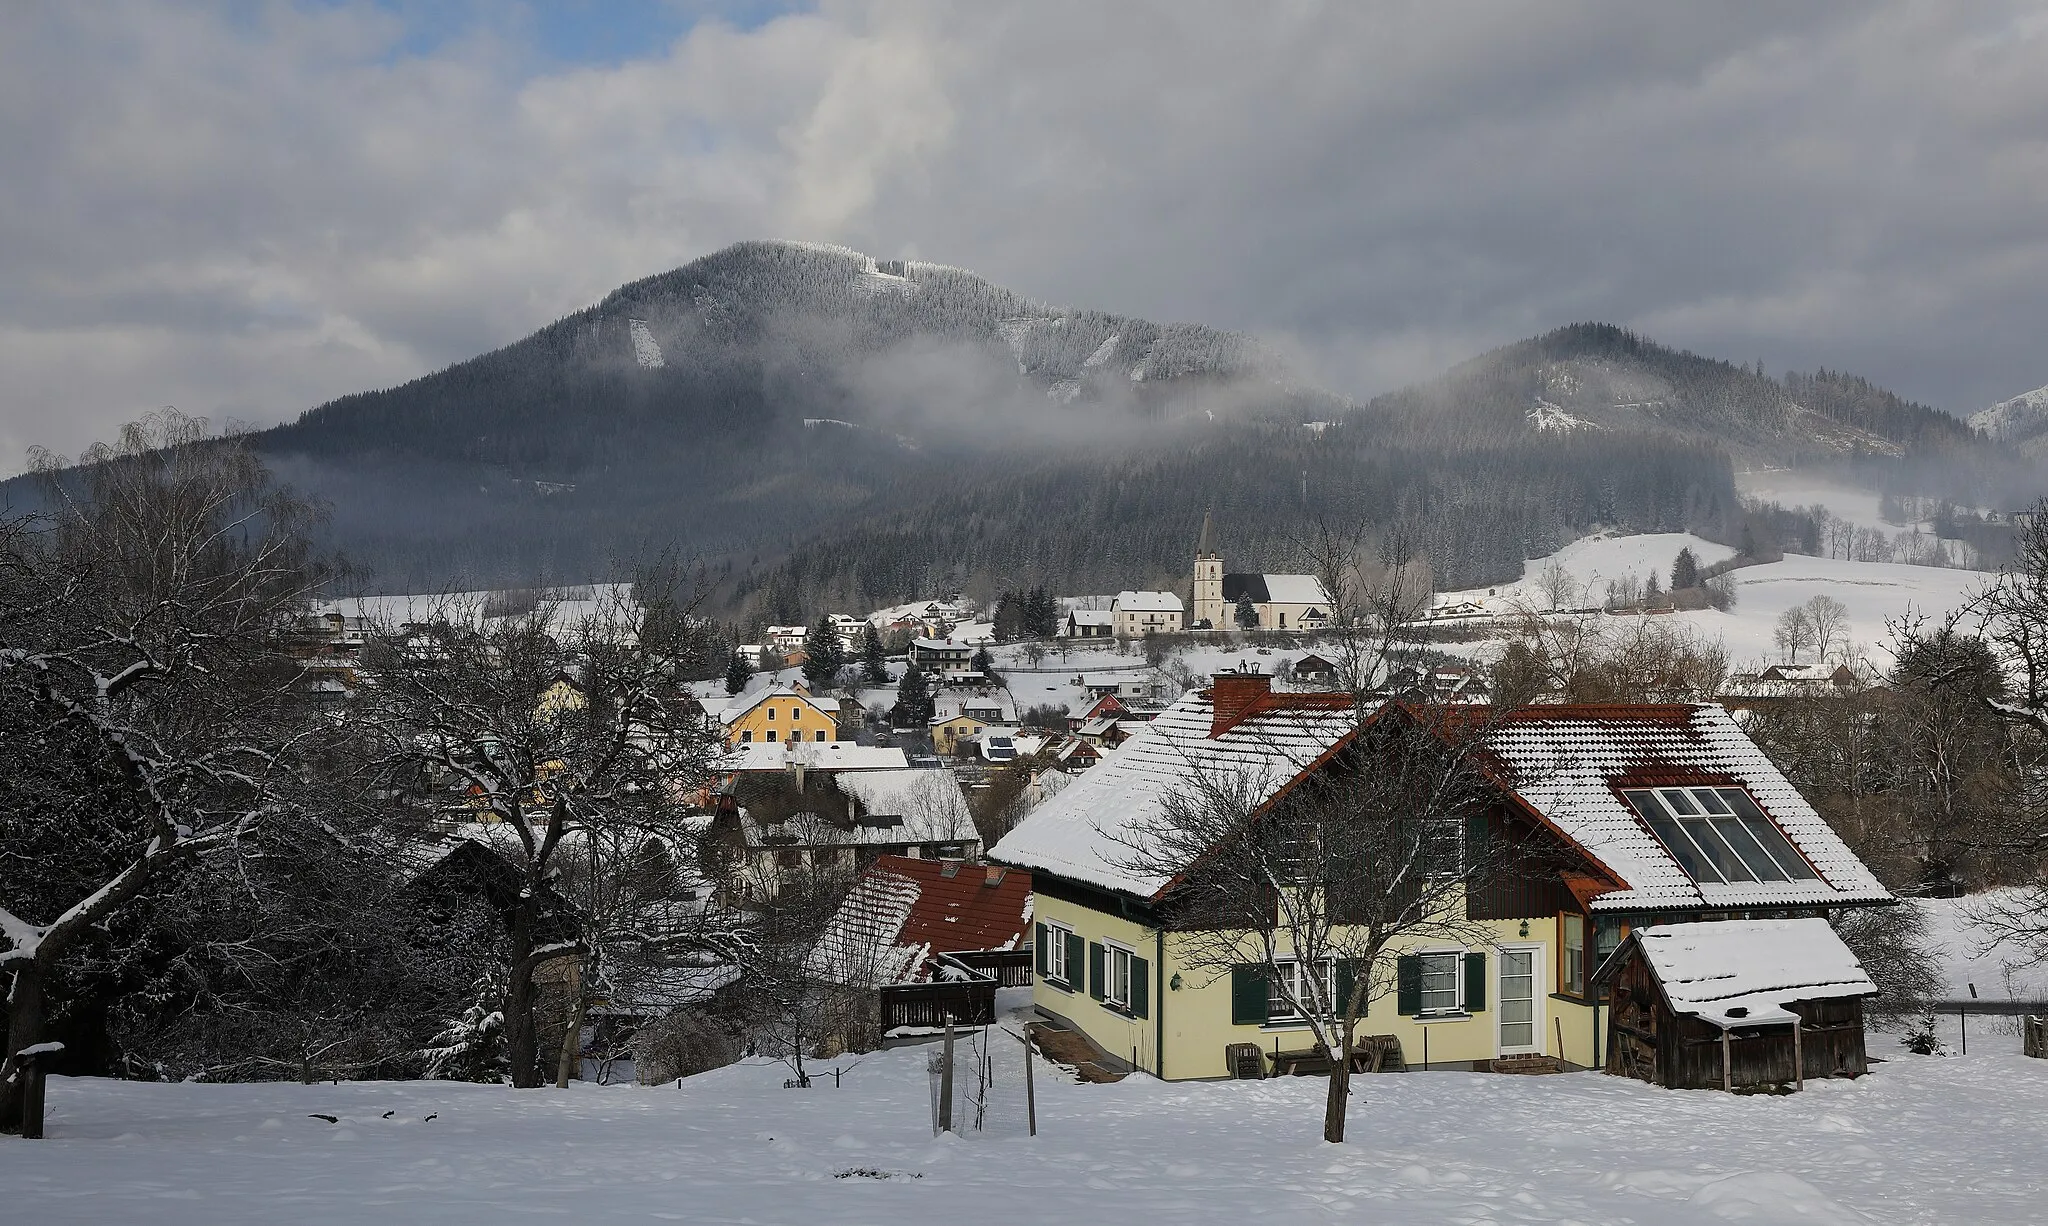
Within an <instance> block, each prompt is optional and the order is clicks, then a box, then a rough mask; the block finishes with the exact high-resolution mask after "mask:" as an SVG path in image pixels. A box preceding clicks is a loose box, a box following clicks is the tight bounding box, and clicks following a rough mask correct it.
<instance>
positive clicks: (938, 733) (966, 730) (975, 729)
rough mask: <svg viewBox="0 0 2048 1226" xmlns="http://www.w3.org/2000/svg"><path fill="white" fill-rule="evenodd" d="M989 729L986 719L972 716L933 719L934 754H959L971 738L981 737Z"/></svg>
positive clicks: (942, 716) (950, 716) (937, 717)
mask: <svg viewBox="0 0 2048 1226" xmlns="http://www.w3.org/2000/svg"><path fill="white" fill-rule="evenodd" d="M986 727H988V721H987V720H985V719H976V718H974V717H973V716H972V715H967V714H964V713H963V714H960V715H938V716H933V717H932V752H934V753H958V752H960V750H961V747H962V746H963V745H964V744H965V743H966V741H967V739H968V738H969V737H973V736H979V735H980V734H981V730H982V729H984V728H986Z"/></svg>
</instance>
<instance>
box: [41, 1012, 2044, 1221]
mask: <svg viewBox="0 0 2048 1226" xmlns="http://www.w3.org/2000/svg"><path fill="white" fill-rule="evenodd" d="M1972 1038H1973V1042H1972V1045H1971V1054H1970V1055H1969V1056H1967V1057H1961V1058H1938V1057H1916V1056H1911V1055H1907V1054H1905V1053H1904V1052H1903V1051H1902V1050H1901V1049H1900V1048H1899V1047H1898V1045H1897V1043H1896V1042H1895V1041H1894V1040H1892V1039H1890V1038H1889V1037H1886V1036H1880V1035H1875V1034H1874V1035H1873V1036H1872V1042H1871V1049H1872V1052H1873V1054H1875V1055H1878V1056H1880V1057H1883V1058H1885V1060H1886V1062H1885V1063H1883V1064H1881V1065H1878V1066H1876V1068H1875V1069H1874V1071H1873V1072H1872V1074H1871V1075H1870V1076H1869V1077H1866V1078H1864V1079H1861V1080H1859V1081H1853V1082H1850V1081H1824V1082H1814V1083H1810V1084H1809V1086H1808V1089H1807V1090H1806V1092H1805V1093H1803V1094H1798V1095H1793V1096H1789V1097H1782V1098H1740V1097H1733V1096H1729V1095H1724V1094H1719V1093H1715V1092H1708V1091H1670V1090H1661V1089H1656V1088H1653V1087H1650V1086H1647V1085H1643V1084H1641V1083H1638V1082H1633V1081H1626V1080H1623V1079H1620V1078H1614V1077H1607V1076H1604V1075H1601V1074H1596V1073H1585V1074H1570V1075H1564V1076H1552V1077H1506V1076H1492V1075H1486V1074H1472V1073H1410V1074H1406V1075H1389V1076H1383V1077H1373V1078H1363V1079H1361V1081H1360V1082H1359V1083H1358V1085H1357V1094H1358V1095H1359V1097H1358V1098H1357V1099H1356V1100H1355V1102H1354V1106H1353V1108H1352V1113H1351V1136H1352V1140H1351V1141H1350V1143H1348V1144H1346V1145H1344V1146H1341V1147H1337V1146H1329V1145H1325V1144H1323V1143H1322V1141H1321V1140H1320V1136H1319V1127H1320V1115H1321V1096H1322V1092H1323V1082H1322V1081H1320V1080H1318V1079H1313V1078H1303V1079H1288V1080H1284V1081H1271V1082H1259V1083H1247V1082H1225V1083H1210V1084H1179V1085H1167V1084H1162V1083H1160V1082H1157V1081H1154V1080H1151V1079H1149V1078H1144V1077H1133V1078H1129V1079H1127V1080H1125V1081H1123V1082H1121V1083H1119V1084H1116V1085H1107V1086H1100V1085H1077V1084H1074V1083H1072V1082H1070V1081H1066V1080H1064V1079H1063V1078H1061V1077H1059V1076H1058V1075H1057V1072H1056V1070H1054V1069H1052V1068H1051V1066H1048V1065H1044V1064H1041V1065H1040V1066H1039V1073H1040V1076H1039V1078H1038V1103H1039V1119H1040V1130H1041V1131H1040V1135H1039V1136H1038V1137H1037V1138H1035V1139H1030V1138H1026V1137H1025V1136H1023V1135H1020V1134H1021V1126H1020V1125H1021V1120H1019V1119H1018V1118H1017V1116H1016V1114H1015V1113H1014V1112H1011V1113H1009V1114H1006V1115H1004V1117H1003V1119H1002V1121H1001V1124H1002V1127H1000V1128H999V1129H996V1130H994V1131H990V1132H984V1133H973V1132H969V1133H965V1134H962V1135H958V1136H952V1137H947V1138H945V1139H942V1140H935V1139H933V1137H932V1135H931V1127H930V1120H931V1114H930V1097H929V1090H928V1079H927V1074H926V1059H927V1054H928V1052H929V1051H930V1050H931V1049H930V1048H905V1049H899V1050H896V1051H890V1052H881V1053H875V1054H871V1055H868V1056H865V1057H861V1058H859V1059H858V1062H857V1063H856V1061H855V1060H854V1059H853V1058H848V1059H846V1060H845V1061H843V1063H844V1064H845V1065H847V1066H849V1071H848V1072H847V1073H846V1076H845V1079H844V1084H843V1085H842V1086H841V1087H840V1088H837V1089H834V1088H832V1084H831V1079H830V1078H829V1077H826V1078H824V1079H823V1080H822V1081H821V1083H820V1086H819V1088H815V1089H810V1090H795V1089H784V1088H783V1081H784V1078H785V1077H786V1076H787V1070H786V1069H784V1068H783V1067H782V1066H781V1065H778V1064H773V1063H769V1062H765V1061H757V1062H748V1063H745V1064H742V1065H738V1066H734V1067H731V1068H727V1069H722V1070H718V1071H716V1072H712V1073H707V1074H704V1075H702V1076H699V1077H694V1078H691V1079H689V1080H688V1081H686V1082H684V1083H683V1084H682V1087H681V1088H680V1089H678V1088H677V1087H676V1086H675V1085H673V1084H671V1085H667V1086H662V1087H654V1088H647V1087H635V1086H614V1087H598V1086H591V1085H581V1084H579V1085H578V1086H576V1087H575V1088H573V1089H571V1090H568V1091H566V1092H556V1091H553V1090H541V1091H523V1092H516V1093H515V1092H513V1091H511V1090H507V1089H502V1088H499V1087H494V1086H472V1085H459V1084H451V1083H419V1082H412V1083H367V1084H346V1085H340V1086H312V1087H302V1086H297V1085H258V1086H213V1085H145V1084H135V1083H122V1082H113V1081H97V1080H74V1079H58V1080H54V1081H53V1082H52V1084H51V1089H50V1109H51V1123H50V1138H49V1139H47V1140H44V1141H40V1142H36V1141H21V1140H18V1139H13V1138H6V1139H0V1203H4V1204H5V1205H6V1207H7V1211H8V1220H10V1221H20V1222H36V1223H42V1224H46V1226H47V1224H50V1223H131V1222H133V1223H162V1224H163V1226H199V1224H204V1226H235V1224H239V1223H252V1224H253V1223H264V1224H266V1226H269V1224H274V1223H291V1224H292V1226H328V1224H335V1223H380V1224H398V1223H432V1224H434V1226H464V1224H469V1223H477V1224H484V1223H489V1224H491V1226H503V1223H505V1222H512V1221H548V1220H564V1221H587V1222H606V1223H609V1222H643V1221H651V1222H661V1221H689V1222H720V1223H727V1222H731V1223H738V1222H757V1223H792V1224H797V1223H802V1224H806V1226H810V1224H816V1223H842V1222H844V1223H886V1224H890V1226H906V1224H912V1223H924V1222H937V1221H941V1220H958V1219H963V1218H964V1219H965V1220H968V1221H971V1222H972V1223H974V1226H1003V1224H1008V1223H1031V1224H1033V1226H1096V1224H1098V1223H1099V1224H1103V1226H1110V1224H1114V1226H1126V1224H1128V1223H1131V1222H1134V1221H1144V1222H1175V1223H1203V1222H1219V1223H1230V1224H1231V1226H1240V1224H1241V1223H1243V1222H1245V1221H1247V1220H1253V1219H1257V1220H1265V1221H1275V1222H1290V1223H1291V1222H1305V1221H1333V1222H1335V1221H1342V1222H1371V1223H1405V1224H1422V1223H1461V1224H1476V1223H1643V1224H1645V1226H1666V1224H1668V1226H1686V1224H1690V1223H1718V1224H1725V1223H1730V1222H1742V1223H1753V1224H1780V1223H1782V1224H1786V1226H1790V1224H1793V1223H1797V1224H1799V1226H1842V1224H1847V1223H1887V1224H1897V1226H1906V1224H1909V1223H1936V1222H1940V1223H2035V1222H2040V1221H2041V1220H2043V1216H2044V1205H2048V1134H2044V1133H2043V1131H2042V1129H2041V1127H2040V1123H2041V1121H2042V1120H2043V1119H2044V1118H2048V1061H2038V1060H2026V1059H2024V1058H2022V1057H2021V1056H2019V1055H2018V1054H2017V1040H2016V1039H2013V1038H2010V1037H1995V1036H1991V1035H1989V1034H1980V1032H1979V1030H1978V1029H1977V1024H1976V1023H1974V1022H1973V1033H1972ZM1004 1042H1006V1043H1008V1044H1009V1046H1010V1047H1011V1048H1012V1049H1014V1043H1013V1042H1010V1041H1007V1040H1005V1041H1004ZM314 1113H321V1114H326V1115H333V1116H335V1117H337V1119H338V1121H339V1122H338V1123H333V1124H330V1123H327V1122H326V1121H324V1120H319V1119H312V1118H308V1117H309V1116H310V1115H312V1114H314ZM429 1116H433V1117H435V1118H433V1119H431V1120H429V1119H428V1118H427V1117H429ZM991 1122H992V1123H995V1122H996V1121H994V1120H993V1119H992V1120H991Z"/></svg>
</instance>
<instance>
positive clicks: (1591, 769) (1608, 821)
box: [1127, 703, 1892, 911]
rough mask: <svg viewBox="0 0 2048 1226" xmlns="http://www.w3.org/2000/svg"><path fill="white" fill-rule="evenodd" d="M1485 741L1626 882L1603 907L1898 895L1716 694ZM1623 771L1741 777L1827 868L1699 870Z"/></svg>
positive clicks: (1579, 711) (1516, 780) (1495, 730)
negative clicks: (1707, 877)
mask: <svg viewBox="0 0 2048 1226" xmlns="http://www.w3.org/2000/svg"><path fill="white" fill-rule="evenodd" d="M1487 746H1488V748H1489V749H1490V750H1491V751H1492V753H1493V755H1494V756H1495V757H1496V758H1497V759H1499V761H1500V764H1501V765H1502V766H1503V767H1504V768H1505V776H1506V777H1505V779H1504V782H1507V783H1509V784H1510V785H1511V786H1512V787H1513V788H1514V790H1515V792H1516V793H1517V794H1518V795H1519V796H1520V797H1521V798H1522V799H1523V800H1524V801H1526V802H1527V803H1528V804H1529V805H1530V807H1532V808H1534V809H1535V810H1536V811H1537V812H1538V813H1540V814H1541V815H1542V816H1543V817H1544V818H1545V819H1547V820H1548V821H1549V822H1551V823H1552V824H1553V825H1554V826H1556V827H1557V829H1558V830H1559V831H1560V832H1562V833H1563V834H1564V835H1565V836H1566V837H1567V838H1569V839H1571V840H1572V841H1574V842H1576V843H1577V844H1578V845H1579V846H1580V847H1582V848H1584V849H1585V850H1586V851H1587V852H1589V853H1591V854H1592V855H1593V856H1594V857H1595V858H1596V859H1597V860H1598V861H1599V862H1600V863H1601V864H1602V865H1604V866H1606V867H1607V868H1608V869H1609V870H1611V871H1612V872H1613V873H1614V874H1616V875H1617V876H1618V877H1620V879H1621V881H1622V882H1623V884H1624V885H1625V886H1626V887H1627V888H1625V889H1622V890H1619V891H1615V892H1612V893H1608V894H1603V895H1601V896H1599V897H1598V898H1595V899H1594V900H1593V903H1592V907H1593V909H1594V910H1595V911H1628V910H1641V909H1643V908H1674V907H1683V908H1698V907H1750V906H1800V905H1815V906H1826V905H1831V904H1840V903H1852V902H1888V901H1890V900H1891V897H1892V895H1891V892H1890V891H1888V890H1886V889H1885V888H1884V886H1883V885H1881V884H1879V882H1878V880H1877V878H1876V877H1875V876H1873V875H1872V874H1871V872H1870V870H1869V869H1868V868H1866V867H1864V864H1863V862H1862V861H1861V860H1859V859H1857V858H1856V854H1855V853H1854V852H1852V851H1850V850H1849V848H1848V845H1847V844H1845V843H1843V842H1842V839H1841V836H1839V835H1837V834H1836V833H1835V832H1834V830H1833V828H1832V827H1830V826H1829V825H1828V824H1827V822H1826V821H1825V820H1824V819H1823V818H1822V817H1821V816H1820V814H1818V813H1816V812H1814V809H1813V806H1812V805H1810V804H1808V803H1807V802H1806V798H1805V797H1803V796H1801V795H1800V794H1799V790H1798V789H1797V788H1795V787H1793V786H1792V782H1791V781H1790V780H1788V779H1786V778H1785V776H1784V773H1783V772H1781V771H1780V770H1778V768H1777V767H1776V766H1773V765H1772V764H1771V760H1770V759H1769V758H1767V757H1765V756H1764V752H1763V750H1761V749H1758V748H1757V746H1756V743H1755V742H1754V741H1751V740H1750V739H1749V737H1748V736H1747V735H1745V734H1744V733H1743V731H1742V729H1741V727H1740V726H1739V725H1737V724H1736V722H1735V720H1734V718H1733V717H1732V716H1730V715H1729V714H1728V712H1727V711H1725V710H1723V709H1722V708H1721V707H1719V706H1716V705H1714V704H1711V703H1705V704H1697V705H1679V704H1667V705H1655V706H1536V707H1527V708H1524V709H1523V710H1521V711H1518V712H1515V713H1514V714H1512V715H1510V716H1508V717H1506V718H1505V719H1503V720H1502V721H1501V722H1499V723H1498V724H1496V725H1494V726H1493V727H1492V728H1491V729H1490V730H1489V731H1488V733H1487ZM1127 748H1128V747H1127ZM1623 780H1636V781H1640V783H1641V784H1642V785H1644V786H1651V785H1656V784H1674V785H1675V784H1681V783H1701V784H1706V783H1711V784H1718V785H1724V786H1734V787H1740V788H1742V789H1743V790H1744V791H1746V792H1748V793H1749V796H1750V798H1751V799H1752V800H1754V801H1756V803H1757V805H1758V806H1759V807H1760V808H1762V809H1763V811H1764V812H1765V814H1767V815H1768V816H1769V817H1770V819H1771V821H1772V822H1773V823H1774V824H1775V825H1776V826H1777V827H1778V828H1779V829H1780V830H1782V831H1783V832H1784V833H1785V836H1786V837H1787V838H1789V839H1790V840H1791V841H1792V844H1793V846H1794V847H1796V848H1797V849H1798V850H1799V851H1800V852H1801V853H1802V854H1803V855H1804V856H1805V857H1806V859H1807V861H1808V862H1809V863H1811V864H1812V866H1813V868H1814V870H1815V871H1816V872H1818V873H1819V877H1818V878H1817V879H1814V880H1808V881H1775V882H1749V883H1744V884H1741V885H1732V884H1718V883H1716V884H1701V883H1698V882H1695V881H1694V880H1693V879H1692V877H1691V876H1690V875H1688V874H1687V873H1686V871H1685V870H1684V869H1683V868H1681V867H1680V866H1679V863H1678V861H1677V860H1675V859H1674V858H1673V857H1672V855H1671V853H1670V852H1669V851H1667V850H1666V849H1665V847H1664V845H1663V844H1662V843H1661V842H1659V841H1658V840H1657V838H1656V836H1655V835H1653V834H1652V833H1651V832H1650V828H1649V827H1648V826H1647V825H1646V824H1644V822H1643V820H1642V819H1641V818H1639V817H1638V816H1637V815H1636V813H1635V811H1634V810H1632V809H1630V808H1629V806H1628V805H1627V803H1626V802H1624V801H1623V799H1622V797H1621V795H1620V793H1619V792H1618V791H1617V783H1618V782H1619V781H1623Z"/></svg>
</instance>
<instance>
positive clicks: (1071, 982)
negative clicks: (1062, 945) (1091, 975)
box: [1067, 932, 1088, 988]
mask: <svg viewBox="0 0 2048 1226" xmlns="http://www.w3.org/2000/svg"><path fill="white" fill-rule="evenodd" d="M1087 959H1088V942H1086V941H1084V940H1082V939H1081V934H1080V933H1077V932H1070V933H1068V934H1067V986H1068V987H1073V988H1078V987H1080V986H1081V970H1082V968H1083V967H1085V966H1087V964H1088V961H1087Z"/></svg>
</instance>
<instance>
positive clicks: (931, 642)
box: [910, 637, 973, 652]
mask: <svg viewBox="0 0 2048 1226" xmlns="http://www.w3.org/2000/svg"><path fill="white" fill-rule="evenodd" d="M910 645H911V646H912V647H915V648H917V649H918V650H919V651H946V652H953V651H961V652H966V651H972V650H973V647H972V646H971V645H969V644H967V643H956V642H954V641H953V640H952V639H928V638H924V637H918V638H914V639H912V640H910Z"/></svg>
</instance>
